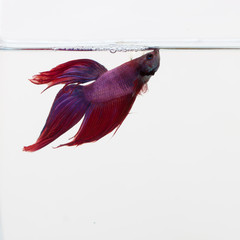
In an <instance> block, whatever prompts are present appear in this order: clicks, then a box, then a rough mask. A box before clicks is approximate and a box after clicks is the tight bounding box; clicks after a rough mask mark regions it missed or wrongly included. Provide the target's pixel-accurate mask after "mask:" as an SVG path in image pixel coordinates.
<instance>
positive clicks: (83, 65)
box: [30, 59, 107, 88]
mask: <svg viewBox="0 0 240 240" xmlns="http://www.w3.org/2000/svg"><path fill="white" fill-rule="evenodd" d="M106 71H107V69H106V68H105V67H104V66H102V65H101V64H99V63H98V62H96V61H93V60H90V59H79V60H73V61H69V62H66V63H63V64H60V65H58V66H57V67H55V68H53V69H51V70H50V71H46V72H42V73H40V74H38V75H35V76H34V77H33V78H32V79H30V81H31V82H32V83H34V84H47V85H48V87H47V88H49V87H52V86H54V85H56V84H70V83H86V82H89V81H92V80H96V79H97V78H98V77H99V76H100V75H102V74H103V73H104V72H106Z"/></svg>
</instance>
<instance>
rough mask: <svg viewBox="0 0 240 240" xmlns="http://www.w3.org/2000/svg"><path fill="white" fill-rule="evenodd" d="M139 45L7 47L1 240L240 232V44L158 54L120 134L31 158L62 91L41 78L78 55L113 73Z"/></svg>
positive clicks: (0, 62)
mask: <svg viewBox="0 0 240 240" xmlns="http://www.w3.org/2000/svg"><path fill="white" fill-rule="evenodd" d="M142 53H143V52H141V51H138V52H132V51H128V52H124V51H122V52H117V53H115V54H112V53H110V52H109V51H91V52H89V51H81V52H79V51H43V50H41V51H36V50H35V51H34V50H32V51H30V50H27V51H23V50H21V51H13V50H11V51H8V50H2V51H0V66H1V69H0V77H1V83H0V84H1V85H0V86H1V97H0V99H1V101H0V104H1V105H0V108H1V128H0V131H1V222H2V230H3V232H2V236H3V239H4V240H15V239H16V240H19V239H24V240H32V239H34V240H42V239H45V240H47V239H49V240H53V239H58V240H65V239H71V240H77V239H86V240H93V239H105V240H110V239H111V240H112V239H117V240H118V239H119V240H120V239H121V240H122V239H138V240H145V239H239V237H240V234H239V225H240V220H239V214H240V204H239V203H240V193H239V191H238V189H239V186H240V175H239V169H240V162H239V160H240V148H239V146H240V108H239V105H240V94H239V92H240V71H239V65H240V51H234V50H225V51H221V50H218V51H216V50H211V51H210V50H203V51H175V50H171V51H169V50H161V53H160V54H161V66H160V68H159V70H158V72H157V73H156V74H155V76H154V77H152V78H151V79H150V82H149V91H148V92H147V93H146V94H144V95H142V96H139V97H138V99H137V101H136V102H135V104H134V106H133V109H132V111H131V114H130V115H129V116H128V117H127V119H126V120H125V121H124V123H123V125H122V126H121V127H120V129H119V130H118V132H117V134H115V136H114V137H112V135H111V134H110V135H107V136H106V137H104V138H103V139H101V140H100V141H98V142H96V143H91V144H85V145H82V146H80V147H63V148H59V149H53V148H52V147H55V146H58V145H59V144H61V143H65V142H67V141H68V139H69V138H70V137H72V136H74V134H75V133H76V131H77V129H78V128H79V124H78V125H77V126H76V127H74V128H73V129H71V130H70V131H69V132H67V133H66V134H65V135H63V136H61V137H60V138H59V139H57V140H56V141H55V142H53V143H51V144H50V145H49V146H47V147H45V148H43V149H42V150H40V151H38V152H35V153H26V152H23V151H22V147H23V146H25V145H29V144H32V143H33V142H34V141H35V140H36V139H37V137H38V135H39V133H40V131H41V129H42V127H43V124H44V122H45V120H46V117H47V115H48V112H49V109H50V107H51V104H52V101H53V98H54V97H55V95H56V94H57V92H58V90H59V89H60V88H61V86H55V87H53V88H51V89H49V90H47V91H46V92H44V93H43V94H41V92H42V90H43V89H44V88H45V87H44V86H36V85H34V84H32V83H30V82H29V81H28V79H29V78H31V77H32V76H33V75H35V74H37V73H39V72H41V71H45V70H49V69H51V68H52V67H54V66H56V65H58V64H60V63H63V62H66V61H69V60H73V59H80V58H90V59H94V60H96V61H98V62H99V63H101V64H103V65H104V66H105V67H107V68H108V69H111V68H114V67H116V66H118V65H120V64H122V63H123V62H126V61H128V60H130V59H131V58H135V57H137V56H139V55H141V54H142Z"/></svg>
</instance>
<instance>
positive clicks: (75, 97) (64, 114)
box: [23, 84, 90, 152]
mask: <svg viewBox="0 0 240 240" xmlns="http://www.w3.org/2000/svg"><path fill="white" fill-rule="evenodd" d="M89 105H90V103H89V102H88V101H86V100H85V98H84V95H83V86H79V85H75V84H74V85H73V84H72V85H68V86H65V87H64V88H62V89H61V90H60V91H59V93H58V94H57V96H56V98H55V100H54V102H53V105H52V108H51V110H50V113H49V116H48V118H47V121H46V124H45V126H44V128H43V130H42V132H41V134H40V136H39V138H38V140H37V141H36V143H35V144H33V145H30V146H27V147H24V148H23V150H24V151H28V152H34V151H36V150H39V149H41V148H43V147H44V146H46V145H48V144H49V143H51V142H52V141H54V140H55V139H56V138H58V137H59V136H60V135H62V134H63V133H65V132H66V131H67V130H69V129H70V128H72V127H73V126H74V125H75V124H76V123H77V122H79V121H80V120H81V118H82V117H83V115H84V114H85V112H86V110H87V109H88V107H89Z"/></svg>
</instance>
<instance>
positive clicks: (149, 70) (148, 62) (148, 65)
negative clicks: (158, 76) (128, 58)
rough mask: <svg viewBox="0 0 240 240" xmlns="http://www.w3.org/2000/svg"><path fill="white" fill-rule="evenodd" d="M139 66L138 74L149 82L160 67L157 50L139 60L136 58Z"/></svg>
mask: <svg viewBox="0 0 240 240" xmlns="http://www.w3.org/2000/svg"><path fill="white" fill-rule="evenodd" d="M138 64H139V68H138V71H139V74H140V75H141V76H142V77H144V79H147V80H149V78H150V77H151V76H153V75H154V74H155V72H156V71H157V70H158V68H159V65H160V56H159V50H158V49H155V50H154V51H152V52H149V53H147V54H145V55H143V56H141V57H140V58H138Z"/></svg>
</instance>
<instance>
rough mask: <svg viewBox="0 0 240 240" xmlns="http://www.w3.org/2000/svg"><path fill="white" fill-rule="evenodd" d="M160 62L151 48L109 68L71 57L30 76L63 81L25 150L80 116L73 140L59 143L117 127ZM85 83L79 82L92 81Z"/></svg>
mask: <svg viewBox="0 0 240 240" xmlns="http://www.w3.org/2000/svg"><path fill="white" fill-rule="evenodd" d="M159 64H160V58H159V51H158V50H154V51H152V52H150V53H147V54H145V55H143V56H141V57H139V58H136V59H134V60H131V61H129V62H126V63H124V64H122V65H120V66H119V67H116V68H114V69H112V70H109V71H108V70H107V69H106V68H105V67H104V66H102V65H101V64H99V63H97V62H95V61H93V60H89V59H80V60H73V61H70V62H67V63H64V64H61V65H59V66H57V67H56V68H53V69H52V70H50V71H47V72H43V73H40V74H39V75H36V76H34V77H33V79H31V82H33V83H35V84H47V85H48V88H49V87H52V86H54V85H56V84H65V86H64V87H63V88H62V89H61V90H60V91H59V93H58V94H57V96H56V98H55V100H54V102H53V105H52V108H51V110H50V113H49V116H48V118H47V121H46V124H45V126H44V128H43V130H42V132H41V134H40V136H39V138H38V139H37V141H36V143H34V144H33V145H30V146H27V147H24V148H23V150H24V151H36V150H39V149H41V148H43V147H44V146H46V145H48V144H49V143H50V142H52V141H54V140H55V139H56V138H58V137H59V136H60V135H62V134H63V133H65V132H66V131H67V130H69V129H70V128H71V127H73V126H74V125H75V124H76V123H77V122H79V121H80V120H81V119H82V118H83V116H84V119H83V122H82V124H81V126H80V129H79V131H78V132H77V134H76V135H75V137H74V138H73V140H72V141H70V142H69V143H66V144H63V145H60V146H73V145H81V144H83V143H87V142H94V141H97V140H99V139H100V138H102V137H103V136H105V135H106V134H108V133H110V132H111V131H113V130H114V129H118V128H119V127H120V125H121V123H122V122H123V121H124V119H125V118H126V116H127V115H128V113H129V111H130V109H131V107H132V105H133V103H134V101H135V99H136V97H137V95H138V94H139V92H140V91H141V89H142V88H143V86H144V85H146V83H147V82H148V80H149V79H150V77H151V76H152V75H153V74H154V73H155V72H156V71H157V69H158V67H159ZM93 80H94V82H92V83H89V84H88V85H82V84H84V83H88V82H90V81H93Z"/></svg>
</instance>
